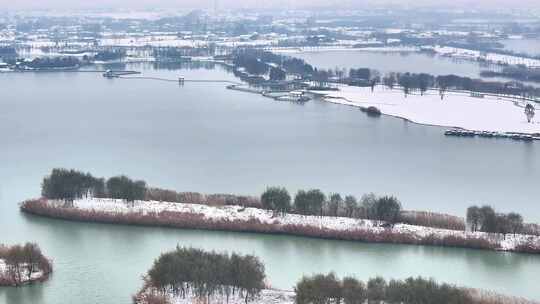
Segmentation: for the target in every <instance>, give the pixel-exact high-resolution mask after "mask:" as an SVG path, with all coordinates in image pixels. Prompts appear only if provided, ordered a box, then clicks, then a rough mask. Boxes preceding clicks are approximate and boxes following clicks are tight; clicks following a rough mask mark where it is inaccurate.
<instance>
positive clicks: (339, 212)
mask: <svg viewBox="0 0 540 304" xmlns="http://www.w3.org/2000/svg"><path fill="white" fill-rule="evenodd" d="M261 204H262V207H263V208H265V209H268V210H273V211H274V212H276V213H278V214H283V213H289V212H295V213H298V214H302V215H318V216H344V217H350V218H364V219H370V220H380V221H385V222H388V223H391V224H394V223H396V222H398V221H399V218H400V213H401V209H402V206H401V202H400V201H399V200H398V199H397V198H395V197H393V196H381V197H377V196H376V195H375V194H373V193H370V194H367V195H364V196H362V198H361V199H360V201H358V199H357V198H356V197H354V196H353V195H347V196H345V198H343V197H342V196H341V194H339V193H331V194H330V195H329V196H328V197H327V196H326V195H325V194H324V193H323V192H322V191H321V190H319V189H311V190H299V191H298V192H297V193H296V195H295V197H294V200H293V199H292V197H291V195H290V194H289V192H288V191H287V189H285V188H283V187H269V188H268V189H266V191H264V193H263V194H262V195H261Z"/></svg>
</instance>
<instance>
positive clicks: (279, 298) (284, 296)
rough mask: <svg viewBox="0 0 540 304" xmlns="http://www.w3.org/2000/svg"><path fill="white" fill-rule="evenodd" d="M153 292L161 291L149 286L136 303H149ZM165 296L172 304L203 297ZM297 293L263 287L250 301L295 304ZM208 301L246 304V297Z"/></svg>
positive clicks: (254, 302)
mask: <svg viewBox="0 0 540 304" xmlns="http://www.w3.org/2000/svg"><path fill="white" fill-rule="evenodd" d="M151 294H157V295H160V294H161V293H158V292H157V291H154V290H152V288H148V289H147V290H143V291H142V292H141V293H139V294H138V295H137V299H136V300H135V303H136V304H148V302H149V301H148V300H147V298H146V296H147V295H151ZM165 297H166V298H167V299H168V300H169V303H170V304H191V303H199V302H200V301H201V299H199V298H197V297H195V296H193V295H190V296H186V297H185V298H184V297H180V296H175V295H174V294H172V293H167V294H166V295H165ZM294 300H295V293H294V291H288V290H277V289H263V290H261V293H260V295H259V296H258V297H256V298H255V299H253V300H251V301H249V303H250V304H294V303H295V301H294ZM208 303H228V304H245V299H244V297H239V296H231V297H230V298H229V299H228V301H227V302H225V299H224V298H223V297H221V296H214V297H212V298H211V299H210V300H209V301H208Z"/></svg>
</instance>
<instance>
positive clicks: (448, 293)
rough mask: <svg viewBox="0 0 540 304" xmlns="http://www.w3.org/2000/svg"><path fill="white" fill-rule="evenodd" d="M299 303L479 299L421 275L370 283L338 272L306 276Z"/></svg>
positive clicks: (421, 303)
mask: <svg viewBox="0 0 540 304" xmlns="http://www.w3.org/2000/svg"><path fill="white" fill-rule="evenodd" d="M294 290H295V293H296V304H335V303H344V304H363V303H366V301H367V303H388V304H394V303H395V304H432V303H438V304H443V303H452V304H468V303H476V301H475V300H474V299H473V298H472V297H471V295H470V294H469V292H467V291H466V290H464V289H461V288H458V287H455V286H453V285H449V284H439V283H437V282H435V281H434V280H427V279H424V278H421V277H418V278H408V279H405V280H390V281H388V282H387V281H386V280H385V279H383V278H382V277H376V278H372V279H370V280H368V281H367V282H366V283H365V282H363V281H360V280H358V279H356V278H354V277H345V278H343V279H342V280H340V279H338V278H337V277H336V275H335V274H333V273H330V274H318V275H314V276H311V277H304V278H302V279H301V280H300V281H299V282H298V283H297V284H296V287H295V289H294Z"/></svg>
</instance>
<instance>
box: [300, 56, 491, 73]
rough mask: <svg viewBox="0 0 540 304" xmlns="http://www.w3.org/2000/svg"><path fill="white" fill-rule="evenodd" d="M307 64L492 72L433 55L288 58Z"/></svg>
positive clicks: (442, 71)
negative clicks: (298, 59) (303, 61)
mask: <svg viewBox="0 0 540 304" xmlns="http://www.w3.org/2000/svg"><path fill="white" fill-rule="evenodd" d="M292 55H293V56H295V57H298V58H302V59H304V60H306V61H307V62H308V63H310V64H312V65H314V66H317V67H321V68H325V69H334V68H336V67H338V68H347V69H349V68H359V67H364V68H370V69H375V70H378V71H380V72H382V73H388V72H399V73H405V72H410V73H428V74H432V75H448V74H455V75H460V76H463V77H472V78H478V77H479V76H480V72H481V71H482V70H486V69H493V68H495V67H494V66H492V65H483V66H482V65H480V64H478V63H475V62H471V61H467V60H459V59H452V58H447V57H442V56H436V55H433V56H432V55H427V54H421V53H414V52H401V53H400V52H387V53H385V52H366V51H350V50H344V51H324V52H306V53H295V54H292Z"/></svg>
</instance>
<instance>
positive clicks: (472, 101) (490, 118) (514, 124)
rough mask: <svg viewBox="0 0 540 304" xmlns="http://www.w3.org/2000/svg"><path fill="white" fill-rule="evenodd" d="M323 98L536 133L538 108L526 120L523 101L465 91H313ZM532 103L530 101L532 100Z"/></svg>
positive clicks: (428, 120)
mask: <svg viewBox="0 0 540 304" xmlns="http://www.w3.org/2000/svg"><path fill="white" fill-rule="evenodd" d="M314 92H315V93H318V94H322V95H324V96H325V100H326V101H329V102H332V103H337V104H343V105H349V106H356V107H370V106H374V107H377V108H378V109H379V110H381V112H382V113H383V114H386V115H391V116H395V117H400V118H404V119H407V120H410V121H412V122H415V123H419V124H425V125H436V126H444V127H457V128H464V129H467V130H474V131H490V132H517V133H529V134H533V133H540V118H539V117H540V112H539V109H540V107H539V106H538V105H536V104H535V107H536V109H537V115H536V117H535V118H534V119H533V121H532V123H527V118H526V116H525V114H524V111H525V104H526V103H524V102H521V101H520V102H514V101H511V100H509V99H499V98H497V97H491V96H487V95H486V96H485V98H477V97H471V96H470V95H468V94H466V93H449V92H447V93H446V94H445V96H444V99H443V100H441V97H440V95H439V92H438V91H433V90H432V91H428V92H426V94H424V96H420V94H419V93H418V92H415V93H414V95H411V94H409V95H408V96H407V97H405V94H404V93H403V90H401V89H393V90H390V89H388V88H386V87H383V86H377V87H376V88H375V91H374V92H371V88H361V87H352V86H341V87H339V91H314ZM533 104H534V103H533Z"/></svg>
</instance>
